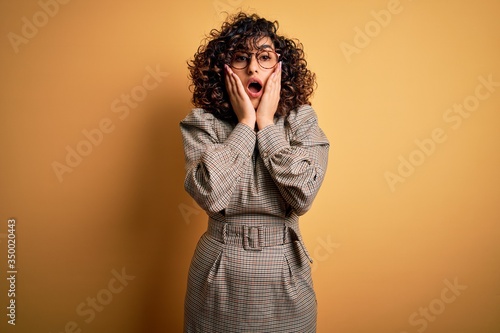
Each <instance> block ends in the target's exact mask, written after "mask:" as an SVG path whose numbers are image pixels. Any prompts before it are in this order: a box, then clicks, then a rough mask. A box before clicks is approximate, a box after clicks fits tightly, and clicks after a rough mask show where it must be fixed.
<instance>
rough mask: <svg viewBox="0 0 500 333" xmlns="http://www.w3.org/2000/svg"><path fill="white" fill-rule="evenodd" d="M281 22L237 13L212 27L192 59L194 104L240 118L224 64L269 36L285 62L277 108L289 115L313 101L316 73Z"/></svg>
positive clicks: (208, 110)
mask: <svg viewBox="0 0 500 333" xmlns="http://www.w3.org/2000/svg"><path fill="white" fill-rule="evenodd" d="M278 27H279V24H278V22H277V21H274V22H271V21H268V20H266V19H264V18H261V17H259V16H258V15H257V14H251V15H249V14H246V13H243V12H240V13H237V14H235V15H233V16H231V17H229V19H228V20H227V21H226V22H224V23H223V24H222V27H221V29H220V30H217V29H212V30H211V31H210V33H209V35H208V36H206V38H205V40H204V42H203V43H202V45H200V47H199V48H198V50H197V52H196V53H195V55H194V58H193V59H192V60H190V61H189V62H188V68H189V78H190V80H191V85H190V89H191V91H192V92H193V97H192V103H193V105H194V106H195V107H199V108H203V109H205V110H206V111H207V112H210V113H212V114H213V115H214V116H216V117H217V118H220V119H227V120H236V115H235V114H234V112H233V110H232V107H231V103H230V102H229V95H228V93H227V90H226V88H225V83H224V65H225V64H228V63H229V61H230V59H231V57H232V55H233V53H234V52H235V51H238V50H245V49H248V47H249V45H252V46H254V47H255V46H257V42H258V41H259V40H260V39H261V38H263V37H269V38H270V39H271V41H272V42H273V44H274V48H275V50H276V52H277V53H279V54H280V60H281V61H282V74H281V93H280V100H279V104H278V109H277V111H276V114H277V115H280V116H286V115H288V113H289V112H290V110H292V109H295V108H298V107H299V106H301V105H304V104H309V105H310V104H311V102H310V101H309V98H310V97H311V96H312V94H313V92H314V89H315V87H316V76H315V74H314V73H312V72H311V71H310V70H309V69H307V61H306V60H305V57H304V51H303V46H302V43H300V42H299V41H297V40H292V39H289V38H286V37H284V36H280V35H278V34H277V30H278Z"/></svg>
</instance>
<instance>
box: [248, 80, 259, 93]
mask: <svg viewBox="0 0 500 333" xmlns="http://www.w3.org/2000/svg"><path fill="white" fill-rule="evenodd" d="M248 90H250V91H251V92H252V93H254V94H257V93H258V92H260V91H261V90H262V85H261V84H260V83H259V82H250V84H249V85H248Z"/></svg>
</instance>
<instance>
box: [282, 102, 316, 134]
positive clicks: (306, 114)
mask: <svg viewBox="0 0 500 333" xmlns="http://www.w3.org/2000/svg"><path fill="white" fill-rule="evenodd" d="M311 121H313V122H315V121H317V116H316V112H315V111H314V109H313V107H312V106H311V105H308V104H305V105H301V106H299V107H298V108H295V109H293V110H291V111H290V113H289V114H288V115H287V116H286V122H287V123H288V124H289V126H290V127H291V128H292V130H293V129H294V128H295V127H297V126H300V125H301V124H305V123H309V122H311Z"/></svg>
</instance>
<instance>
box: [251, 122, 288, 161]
mask: <svg viewBox="0 0 500 333" xmlns="http://www.w3.org/2000/svg"><path fill="white" fill-rule="evenodd" d="M257 142H258V145H259V152H260V156H261V157H262V158H263V159H264V160H266V159H269V158H271V156H273V155H274V154H276V153H277V152H278V151H281V150H283V149H286V148H289V147H290V144H289V142H288V141H287V140H286V138H285V133H283V131H280V130H279V129H278V127H277V126H276V125H269V126H266V127H264V128H263V129H262V130H260V131H259V132H257Z"/></svg>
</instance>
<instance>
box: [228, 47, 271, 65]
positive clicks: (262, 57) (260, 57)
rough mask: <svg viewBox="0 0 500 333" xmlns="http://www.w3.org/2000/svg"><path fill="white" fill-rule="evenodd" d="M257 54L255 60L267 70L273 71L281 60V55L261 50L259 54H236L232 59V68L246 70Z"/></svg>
mask: <svg viewBox="0 0 500 333" xmlns="http://www.w3.org/2000/svg"><path fill="white" fill-rule="evenodd" d="M254 54H255V58H256V59H257V62H258V63H259V65H260V67H262V68H265V69H271V68H274V66H276V64H277V63H278V59H279V56H280V55H279V54H278V53H276V52H274V51H273V50H260V51H258V52H241V51H240V52H236V53H235V54H234V55H233V57H232V58H231V63H230V66H231V67H232V68H234V69H245V68H247V67H248V65H249V64H250V61H252V55H254Z"/></svg>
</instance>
